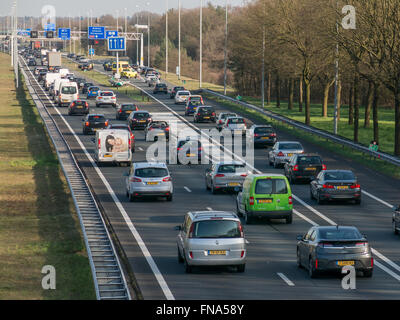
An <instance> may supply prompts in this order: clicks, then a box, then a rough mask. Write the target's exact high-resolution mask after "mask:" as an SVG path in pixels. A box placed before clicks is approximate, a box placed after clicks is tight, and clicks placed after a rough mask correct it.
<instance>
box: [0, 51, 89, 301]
mask: <svg viewBox="0 0 400 320" xmlns="http://www.w3.org/2000/svg"><path fill="white" fill-rule="evenodd" d="M9 61H10V59H9V56H8V55H5V54H2V53H1V54H0V95H1V97H2V104H1V107H0V181H2V184H0V202H1V206H0V299H2V300H4V299H18V300H20V299H27V300H43V299H57V300H60V299H96V296H95V291H94V285H93V279H92V274H91V270H90V265H89V260H88V257H87V252H86V249H85V244H84V241H83V236H82V232H81V228H80V224H79V219H78V217H77V214H76V211H75V207H74V204H73V201H72V197H71V195H70V191H69V188H68V185H67V183H66V180H65V177H64V175H63V173H62V171H61V168H60V164H59V162H58V159H57V156H56V154H55V151H54V150H53V146H52V144H51V143H50V140H49V137H48V136H47V133H46V130H45V127H44V125H43V123H42V121H41V118H40V116H39V114H38V111H37V109H36V106H35V105H34V103H33V101H32V99H31V97H30V96H29V94H28V93H27V90H26V88H24V86H21V87H20V89H18V90H17V91H15V88H14V77H13V72H12V71H11V69H10V66H9ZM21 80H22V79H21ZM20 83H21V82H20ZM45 265H52V266H54V267H55V269H56V290H43V289H42V286H41V281H42V277H43V276H44V275H43V274H41V270H42V267H43V266H45Z"/></svg>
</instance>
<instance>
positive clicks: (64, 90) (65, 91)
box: [61, 87, 76, 94]
mask: <svg viewBox="0 0 400 320" xmlns="http://www.w3.org/2000/svg"><path fill="white" fill-rule="evenodd" d="M61 93H63V94H75V93H76V88H75V87H62V89H61Z"/></svg>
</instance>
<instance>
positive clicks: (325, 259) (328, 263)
mask: <svg viewBox="0 0 400 320" xmlns="http://www.w3.org/2000/svg"><path fill="white" fill-rule="evenodd" d="M317 259H318V268H317V271H338V272H340V271H341V270H342V268H343V266H339V265H338V264H337V261H354V265H353V266H354V268H355V269H356V270H357V271H369V270H372V269H373V265H372V264H371V255H362V256H361V255H346V256H345V257H343V256H342V257H340V256H336V257H329V256H325V255H324V256H320V255H317Z"/></svg>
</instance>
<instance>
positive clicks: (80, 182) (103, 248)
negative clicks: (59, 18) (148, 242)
mask: <svg viewBox="0 0 400 320" xmlns="http://www.w3.org/2000/svg"><path fill="white" fill-rule="evenodd" d="M23 63H24V64H25V66H26V68H27V65H26V62H25V61H23ZM21 66H22V63H21ZM21 71H22V73H23V75H24V78H25V82H26V84H27V87H28V90H29V93H30V94H31V96H32V98H33V100H34V102H35V104H36V106H37V109H38V111H39V114H40V116H41V118H42V120H43V122H44V124H45V126H46V129H47V132H48V134H49V136H50V138H51V140H52V142H53V145H54V147H55V149H56V152H57V156H58V159H59V161H60V164H61V168H62V170H63V172H64V174H65V177H66V179H67V182H68V185H69V188H70V190H71V194H72V198H73V201H74V204H75V208H76V210H77V213H78V217H79V221H80V224H81V228H82V232H83V237H84V240H85V244H86V249H87V253H88V257H89V262H90V267H91V270H92V276H93V281H94V285H95V291H96V297H97V299H98V300H131V296H130V293H129V289H128V286H127V283H126V279H125V276H124V274H123V272H122V268H121V265H120V262H119V259H118V257H117V255H116V250H115V248H114V245H113V243H112V241H111V238H110V234H109V233H108V230H107V228H106V225H105V222H104V220H103V217H102V215H101V212H100V209H99V207H98V205H97V203H96V201H95V199H94V196H93V194H92V192H91V190H90V188H89V186H88V184H87V182H86V180H85V177H84V175H83V173H82V171H81V169H80V168H79V166H78V164H77V162H76V160H75V158H74V156H73V153H72V151H71V149H70V147H69V146H68V143H67V142H66V141H65V139H64V137H63V135H62V133H61V131H60V129H59V128H58V126H57V124H56V122H55V121H54V119H53V117H52V116H51V114H50V113H49V111H48V110H47V108H46V106H45V104H44V101H43V99H45V98H47V96H46V94H45V92H44V91H43V88H41V87H40V85H39V84H38V82H37V81H36V79H34V77H33V75H32V73H31V76H28V75H27V73H26V72H25V70H24V68H23V67H21ZM29 72H30V71H29ZM35 82H36V83H35Z"/></svg>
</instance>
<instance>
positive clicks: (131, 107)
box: [115, 103, 139, 120]
mask: <svg viewBox="0 0 400 320" xmlns="http://www.w3.org/2000/svg"><path fill="white" fill-rule="evenodd" d="M133 111H139V107H138V106H137V105H136V104H133V103H124V104H121V105H120V106H118V107H117V110H116V113H115V119H116V120H126V119H128V117H129V115H130V114H131V113H132V112H133Z"/></svg>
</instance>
